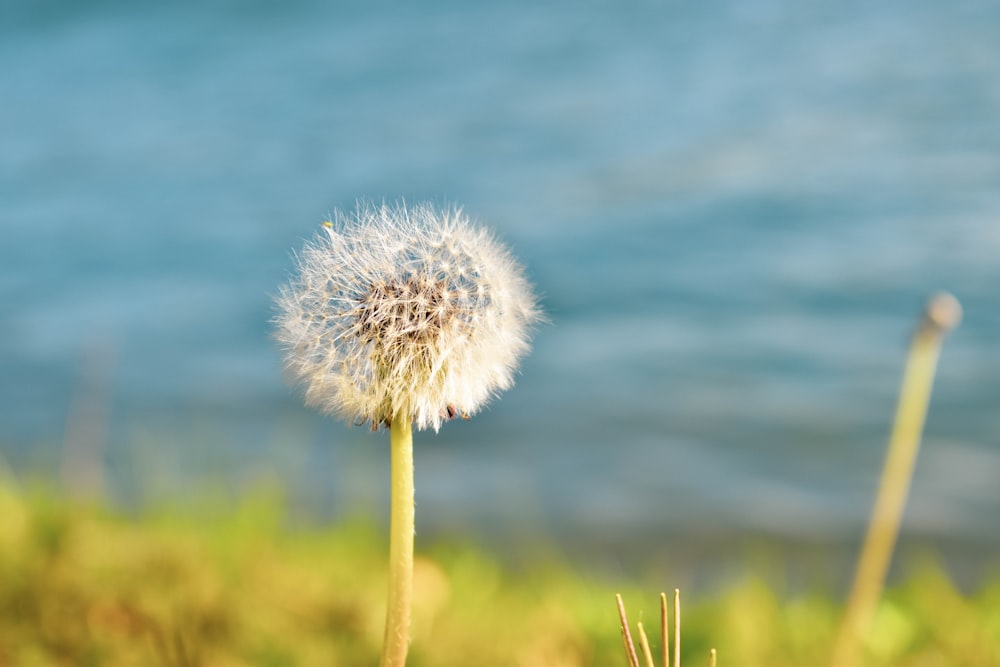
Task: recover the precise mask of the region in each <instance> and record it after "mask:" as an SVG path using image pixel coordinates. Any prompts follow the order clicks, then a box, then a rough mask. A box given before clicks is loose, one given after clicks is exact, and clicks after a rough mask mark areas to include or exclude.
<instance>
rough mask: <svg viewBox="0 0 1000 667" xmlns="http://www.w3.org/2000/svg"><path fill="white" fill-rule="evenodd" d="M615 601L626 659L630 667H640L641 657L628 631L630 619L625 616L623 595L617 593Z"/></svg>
mask: <svg viewBox="0 0 1000 667" xmlns="http://www.w3.org/2000/svg"><path fill="white" fill-rule="evenodd" d="M615 601H617V602H618V619H619V620H620V621H621V627H622V644H623V645H624V646H625V657H626V658H628V664H629V667H639V656H638V655H636V653H635V643H633V642H632V632H631V631H630V630H629V629H628V617H627V616H626V615H625V603H624V602H623V601H622V596H621V593H615Z"/></svg>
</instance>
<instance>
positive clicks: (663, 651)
mask: <svg viewBox="0 0 1000 667" xmlns="http://www.w3.org/2000/svg"><path fill="white" fill-rule="evenodd" d="M660 637H662V638H663V642H662V646H661V647H660V658H661V660H662V662H663V667H670V634H669V633H667V594H666V593H660Z"/></svg>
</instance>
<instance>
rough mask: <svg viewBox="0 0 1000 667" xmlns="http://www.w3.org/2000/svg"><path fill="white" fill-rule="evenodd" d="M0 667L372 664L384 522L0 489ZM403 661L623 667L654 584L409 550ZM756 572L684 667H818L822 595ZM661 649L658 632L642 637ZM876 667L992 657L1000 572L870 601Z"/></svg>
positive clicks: (278, 507)
mask: <svg viewBox="0 0 1000 667" xmlns="http://www.w3.org/2000/svg"><path fill="white" fill-rule="evenodd" d="M0 519H2V520H0V666H6V665H18V666H20V665H25V666H28V665H73V666H77V665H81V666H99V665H115V666H118V665H121V666H129V665H136V666H140V665H141V666H143V667H147V666H151V665H178V666H180V665H191V666H194V665H213V666H214V665H218V666H220V667H225V666H229V665H233V666H235V665H262V666H268V667H290V666H294V665H303V666H312V665H372V664H375V663H376V662H377V660H378V655H379V652H380V646H381V639H382V636H381V635H382V624H383V620H384V618H383V614H384V604H385V602H384V594H385V558H386V556H385V553H386V551H385V545H386V538H385V535H384V534H383V528H382V527H380V526H378V525H376V523H375V522H372V521H363V520H358V521H343V522H338V523H336V524H334V525H306V524H303V522H301V521H295V520H292V517H290V514H289V512H287V511H286V509H285V506H284V503H283V501H282V499H281V494H280V493H260V494H256V495H251V496H249V497H247V498H246V499H245V500H243V501H242V502H241V503H239V504H238V505H235V506H234V505H231V504H226V503H218V502H215V503H213V502H210V501H206V502H189V503H187V504H184V505H181V504H176V503H175V504H173V505H170V506H165V505H164V506H159V507H153V508H147V509H143V510H139V511H134V512H129V513H125V512H121V511H112V510H110V509H108V508H106V507H103V506H101V505H86V504H83V503H78V502H71V501H69V500H67V499H64V498H60V497H59V496H58V495H57V494H55V493H53V492H52V491H51V490H45V489H27V490H26V489H19V490H14V489H13V488H12V487H10V486H9V485H8V486H0ZM417 548H418V552H417V561H416V572H415V574H416V581H415V589H416V590H415V592H416V595H415V606H414V610H413V613H414V628H413V629H414V639H413V645H412V649H411V653H410V660H409V663H408V664H410V665H412V666H413V667H420V666H422V665H423V666H430V665H434V666H445V667H447V666H450V665H456V666H457V665H484V666H491V665H497V666H503V665H526V666H528V665H539V666H540V665H553V666H559V665H623V664H625V659H624V655H623V653H622V648H621V639H620V636H619V628H618V621H617V613H616V609H615V604H614V593H615V592H621V593H622V595H623V596H624V598H625V600H626V602H627V604H628V607H629V614H630V617H631V618H632V619H634V620H639V619H645V620H646V623H647V626H655V624H656V623H655V622H654V620H653V619H657V618H658V593H659V590H658V589H655V588H653V587H652V586H653V585H654V584H652V583H651V582H650V581H649V580H648V578H647V579H646V580H644V579H643V577H642V576H639V575H637V576H636V578H635V579H633V580H630V581H623V580H620V579H614V578H610V577H608V576H607V575H606V574H601V573H595V572H590V571H586V570H584V569H582V568H581V567H580V566H578V565H570V564H568V562H566V561H563V560H561V559H559V558H558V557H556V556H553V555H552V551H551V550H547V551H545V553H546V554H547V555H546V556H544V557H540V558H538V559H537V560H534V561H531V562H529V563H527V564H522V565H520V566H519V567H517V568H513V567H510V566H509V565H504V564H502V563H501V562H500V561H499V560H497V559H495V558H493V557H491V556H490V555H487V554H486V553H485V552H483V551H482V550H481V549H479V548H476V547H474V546H470V545H460V544H459V545H456V544H454V543H451V544H445V543H435V544H430V545H427V544H421V542H420V540H418V547H417ZM747 565H748V567H747V574H746V575H745V576H744V577H743V578H741V579H738V580H735V581H733V582H732V583H730V584H728V585H727V586H726V587H724V588H722V589H721V590H718V591H716V592H711V593H706V594H705V596H704V597H702V596H701V593H698V594H685V612H684V624H683V625H684V627H683V643H682V648H683V654H684V661H685V664H689V665H701V664H705V659H706V657H707V655H708V650H709V648H711V647H715V648H717V649H718V651H719V664H720V665H742V666H752V665H761V666H768V667H776V666H780V665H796V666H800V665H823V664H826V662H827V659H828V653H829V647H830V644H831V642H832V639H833V633H834V631H835V629H836V624H837V622H838V620H839V616H840V612H841V609H840V605H839V601H838V600H834V599H832V598H831V597H830V595H829V592H828V591H826V592H824V591H820V590H814V591H809V590H806V591H797V592H790V587H787V586H785V585H783V582H781V581H775V580H774V575H773V571H772V574H771V575H769V576H768V578H767V579H765V578H764V577H762V576H755V575H753V574H751V573H750V572H751V570H752V568H751V567H750V563H748V564H747ZM653 639H654V642H655V641H658V638H653ZM865 660H866V662H865V664H867V665H922V666H923V665H942V666H945V665H947V666H948V667H953V666H956V665H975V666H979V665H983V666H985V665H1000V574H998V575H994V576H992V577H987V579H986V580H985V581H983V582H982V583H981V584H980V585H978V586H977V587H976V589H975V590H974V591H972V592H971V593H962V592H960V591H959V590H958V589H957V587H956V586H955V585H954V584H953V583H952V581H951V580H950V579H949V577H948V574H947V572H946V570H945V568H944V567H942V566H941V565H939V564H936V563H934V562H933V561H928V562H927V563H925V564H924V565H922V566H921V567H919V568H917V569H915V570H914V571H913V572H911V573H910V575H909V576H908V577H907V578H905V579H904V580H903V581H902V582H901V583H899V584H897V585H896V586H894V587H891V588H890V589H889V590H888V591H887V593H886V595H885V597H884V599H883V601H882V603H881V604H880V606H879V609H878V612H877V615H876V618H875V622H874V628H873V631H872V633H871V639H870V641H869V642H868V644H867V646H866V657H865Z"/></svg>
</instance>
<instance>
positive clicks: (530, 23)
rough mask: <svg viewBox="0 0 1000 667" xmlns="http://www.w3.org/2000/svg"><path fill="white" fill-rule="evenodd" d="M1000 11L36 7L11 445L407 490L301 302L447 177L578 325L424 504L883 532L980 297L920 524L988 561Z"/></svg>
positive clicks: (530, 370) (13, 100)
mask: <svg viewBox="0 0 1000 667" xmlns="http://www.w3.org/2000/svg"><path fill="white" fill-rule="evenodd" d="M998 34H1000V5H998V4H996V3H993V2H988V1H986V0H983V1H981V2H977V1H972V0H969V1H963V0H960V1H958V2H950V3H942V2H930V1H925V2H919V1H918V2H905V3H904V2H886V3H864V2H856V1H853V2H845V3H797V2H791V1H790V0H772V1H767V0H759V1H751V2H745V1H739V2H737V1H736V0H712V1H710V2H705V3H694V4H692V3H684V2H675V1H666V2H652V1H648V2H631V1H630V2H619V3H579V2H541V3H538V2H521V1H512V2H506V3H500V4H494V3H489V4H487V3H461V2H448V1H444V0H439V1H434V2H424V3H420V4H419V6H401V7H389V6H386V5H383V4H382V3H349V2H332V3H326V2H320V1H319V0H298V1H294V2H287V3H263V2H235V1H232V2H223V1H217V2H194V1H193V0H191V1H185V2H174V3H133V2H124V1H114V0H107V1H105V2H93V3H77V2H70V1H68V0H65V1H63V2H59V1H56V0H48V1H46V0H42V1H38V2H36V1H29V0H7V2H5V3H4V4H3V7H2V8H0V98H2V101H0V341H2V345H0V378H2V381H0V448H2V449H0V451H2V453H3V456H4V457H5V458H6V459H7V460H8V462H9V463H10V464H11V465H12V466H13V467H14V468H15V469H16V470H19V471H20V470H25V471H30V470H36V471H37V470H41V471H43V472H48V473H51V474H56V471H57V470H58V469H59V466H60V465H63V467H66V459H67V455H66V453H65V451H64V449H65V448H69V449H73V448H76V449H75V450H74V451H76V452H77V454H76V455H79V452H80V451H83V452H84V454H86V452H91V455H92V456H95V457H97V459H98V460H99V462H102V463H104V464H106V465H105V466H99V467H106V468H107V473H108V480H109V481H108V483H109V484H110V485H111V487H112V490H113V492H114V493H116V494H117V495H119V496H122V497H136V496H138V497H143V496H145V495H146V494H149V493H152V492H153V491H155V490H161V491H164V492H168V493H169V492H178V493H179V492H184V490H186V489H189V488H190V486H191V485H192V484H209V485H213V484H214V485H222V486H227V487H228V486H230V485H236V486H239V485H241V484H245V483H252V482H253V480H255V479H260V478H267V477H274V476H276V477H277V478H279V479H281V480H285V481H287V482H288V483H289V486H290V488H291V491H290V493H291V494H292V495H293V496H294V499H295V500H297V501H301V502H302V503H303V504H305V505H306V506H310V507H313V508H319V510H320V511H322V512H333V513H349V512H351V511H354V508H357V507H370V508H376V509H377V508H384V504H385V494H386V493H387V487H388V485H387V472H386V467H385V465H386V457H385V449H386V447H385V445H386V442H387V437H385V434H384V433H382V434H369V433H367V432H365V431H364V430H362V429H350V428H347V427H345V426H343V425H340V424H331V423H329V421H328V420H326V419H324V418H322V417H319V416H317V415H314V414H311V413H309V412H307V411H305V410H304V409H303V408H301V407H300V403H299V400H298V398H297V397H296V396H295V395H294V393H293V392H292V391H290V390H289V389H288V388H287V387H286V386H285V385H284V384H283V381H282V378H281V371H280V361H279V358H278V354H277V352H276V350H275V347H274V345H273V344H272V342H271V341H270V339H269V323H268V320H269V319H270V317H271V316H272V310H271V296H272V295H273V294H274V293H275V291H276V289H277V285H278V284H279V283H280V282H281V281H283V280H284V279H285V277H286V275H287V273H288V271H289V270H290V267H291V252H292V250H293V249H295V248H297V247H299V246H300V245H301V243H302V241H303V239H305V238H307V237H309V236H310V235H311V234H312V233H313V232H314V230H315V229H316V227H317V225H318V223H319V222H320V221H321V220H322V219H323V218H324V216H326V215H327V214H328V213H329V212H330V211H332V210H333V209H335V208H351V207H352V206H353V205H354V202H355V201H356V200H357V199H359V198H374V199H376V200H380V199H383V198H386V199H390V200H393V199H396V198H399V197H405V198H406V199H407V200H409V201H417V200H422V199H431V200H434V201H437V202H441V203H447V202H455V203H459V204H462V205H463V206H464V207H465V208H466V210H467V211H469V212H470V213H471V214H472V215H473V216H474V217H476V218H477V219H479V220H481V221H482V222H484V223H486V224H489V225H490V226H492V227H494V228H495V229H496V230H497V232H498V233H499V235H500V236H501V237H502V238H503V239H504V240H505V241H506V242H507V243H508V244H509V245H511V246H512V248H513V249H514V251H515V253H516V254H517V255H518V256H519V257H520V259H521V260H522V262H523V263H524V264H525V265H526V266H527V268H528V271H529V273H530V275H531V278H532V280H533V281H534V282H535V283H536V285H537V286H538V289H539V291H540V292H541V294H542V295H543V302H544V307H545V308H546V310H547V312H548V314H549V317H550V320H551V323H550V324H549V325H546V326H544V327H542V328H541V329H540V330H539V331H538V333H537V336H536V339H535V343H536V344H535V350H534V352H533V354H532V356H531V357H530V358H529V359H528V360H527V363H526V364H525V365H524V367H523V372H522V374H521V377H520V379H519V382H518V385H517V386H516V387H515V389H513V390H512V391H510V392H509V393H508V394H507V395H505V396H504V397H502V398H501V399H500V400H499V401H497V402H495V403H494V404H493V405H492V406H491V408H490V409H489V410H488V411H487V412H486V413H485V414H483V415H481V416H479V417H477V418H476V419H474V420H473V421H470V422H467V423H459V424H452V425H448V426H447V427H446V428H444V429H442V432H441V433H440V434H439V435H434V434H433V433H431V434H427V433H421V434H418V436H417V437H418V440H417V448H418V452H417V467H418V470H417V475H418V483H417V486H418V493H417V495H418V504H419V505H420V511H419V512H418V515H419V521H420V522H421V525H422V526H423V527H424V528H425V529H426V530H428V531H432V530H436V529H445V530H446V529H449V528H450V527H451V528H458V529H468V528H473V529H476V530H478V531H480V532H485V533H489V531H490V530H494V529H495V530H497V531H500V530H506V531H507V533H510V534H517V533H518V532H520V531H525V532H529V531H541V532H547V533H552V534H556V535H563V536H566V537H567V539H574V538H576V537H580V536H591V537H593V538H594V539H609V540H614V539H623V540H624V539H630V538H631V537H634V536H635V535H638V534H641V535H644V536H646V538H648V539H658V538H663V539H666V538H667V537H670V536H672V537H677V538H683V537H684V536H686V535H692V534H695V533H697V534H700V535H718V536H726V535H730V534H735V533H752V534H764V535H774V536H781V537H796V538H800V539H821V540H822V539H841V538H845V537H847V538H850V537H856V535H857V533H858V530H859V527H860V525H861V524H862V522H863V521H864V517H865V514H866V512H867V507H868V505H869V502H870V498H871V493H872V489H873V487H874V483H875V480H876V477H877V473H878V467H879V465H880V462H881V458H882V450H883V445H884V441H885V436H886V434H887V431H888V422H889V419H890V417H891V413H892V410H893V408H894V401H895V395H896V391H897V385H898V381H899V373H900V371H901V368H902V363H903V355H904V350H905V345H906V343H907V339H908V336H909V332H910V330H911V328H912V326H913V323H914V320H915V317H916V315H917V313H918V312H919V309H920V307H921V305H922V302H923V300H924V298H925V297H926V295H927V294H928V293H929V292H931V291H933V290H937V289H948V290H951V291H953V292H954V293H955V294H956V295H957V296H958V297H959V298H960V299H961V300H962V302H963V304H964V306H965V309H966V318H965V321H964V323H963V325H962V326H961V328H960V329H959V330H958V331H957V332H956V333H955V334H954V335H953V337H952V338H951V339H950V340H949V341H948V343H947V347H946V349H945V352H944V355H943V358H942V368H941V371H940V374H939V382H938V385H937V387H936V390H935V391H936V393H935V396H934V400H933V404H932V409H931V413H930V417H929V421H928V426H927V436H926V440H925V442H924V449H923V450H922V452H921V460H920V464H919V469H918V473H917V479H916V481H915V484H914V488H913V492H914V497H913V499H912V503H911V505H910V509H909V512H908V516H907V526H908V531H909V532H910V534H912V535H916V536H922V537H924V538H927V539H929V540H931V541H932V542H933V541H941V542H945V541H949V540H959V541H962V542H963V543H968V544H970V545H972V547H971V548H973V549H977V548H979V549H985V550H986V551H984V553H988V550H989V549H992V548H995V547H996V546H997V544H998V543H1000V530H998V524H997V519H996V517H997V515H998V512H1000V493H998V491H997V486H996V485H997V479H1000V418H998V409H1000V408H998V402H1000V401H998V397H1000V362H998V359H1000V336H998V335H997V334H998V330H1000V289H998V287H1000V187H998V184H1000V124H998V118H1000V39H997V35H998ZM81 424H82V425H81ZM81 442H82V443H83V445H81V444H80V443H81ZM80 447H83V449H82V450H81V449H80ZM84 458H86V456H84ZM73 460H75V459H71V463H72V461H73ZM60 462H62V463H60ZM75 465H76V464H75V463H72V464H71V465H70V466H69V468H70V473H71V476H72V471H73V469H74V466H75ZM192 480H198V481H192ZM976 545H979V546H978V547H977V546H976Z"/></svg>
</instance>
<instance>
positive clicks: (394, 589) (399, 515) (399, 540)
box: [381, 419, 414, 667]
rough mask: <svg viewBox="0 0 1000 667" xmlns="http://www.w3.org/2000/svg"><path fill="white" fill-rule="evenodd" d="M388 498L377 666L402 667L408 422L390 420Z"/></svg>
mask: <svg viewBox="0 0 1000 667" xmlns="http://www.w3.org/2000/svg"><path fill="white" fill-rule="evenodd" d="M389 434H390V446H391V449H392V463H391V466H392V497H391V507H390V510H389V595H388V606H387V607H386V612H385V638H384V640H383V643H382V662H381V667H403V665H405V664H406V650H407V648H408V647H409V643H410V603H411V600H412V598H413V533H414V524H413V427H412V424H411V423H410V420H409V419H393V420H392V425H391V427H390V429H389Z"/></svg>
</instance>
